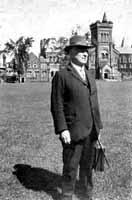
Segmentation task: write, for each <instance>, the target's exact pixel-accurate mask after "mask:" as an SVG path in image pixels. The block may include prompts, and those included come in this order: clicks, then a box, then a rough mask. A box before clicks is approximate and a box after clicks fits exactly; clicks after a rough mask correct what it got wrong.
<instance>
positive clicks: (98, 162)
mask: <svg viewBox="0 0 132 200" xmlns="http://www.w3.org/2000/svg"><path fill="white" fill-rule="evenodd" d="M104 164H105V148H104V147H100V146H95V147H94V161H93V169H94V170H95V171H100V172H103V171H104Z"/></svg>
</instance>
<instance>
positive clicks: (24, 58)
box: [4, 36, 34, 76]
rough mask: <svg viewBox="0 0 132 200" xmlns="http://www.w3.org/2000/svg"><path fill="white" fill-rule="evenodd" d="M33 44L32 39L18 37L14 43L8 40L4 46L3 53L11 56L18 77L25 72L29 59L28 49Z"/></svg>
mask: <svg viewBox="0 0 132 200" xmlns="http://www.w3.org/2000/svg"><path fill="white" fill-rule="evenodd" d="M33 42H34V40H33V38H32V37H27V38H24V36H22V37H20V38H19V39H18V40H17V41H16V42H15V41H13V40H12V39H10V41H9V42H7V43H6V44H5V49H4V50H5V52H6V53H9V54H11V55H13V59H14V61H13V62H14V66H15V70H16V72H17V73H18V75H19V76H21V75H23V74H24V73H25V72H26V70H27V62H28V59H29V48H30V47H32V43H33Z"/></svg>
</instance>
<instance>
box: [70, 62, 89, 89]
mask: <svg viewBox="0 0 132 200" xmlns="http://www.w3.org/2000/svg"><path fill="white" fill-rule="evenodd" d="M67 69H68V70H69V71H70V72H71V74H72V76H74V77H75V78H76V79H78V80H79V81H81V82H82V83H83V84H84V85H88V84H87V81H84V80H83V79H82V78H81V76H80V75H79V74H78V72H77V71H76V70H75V69H74V67H72V65H71V64H69V65H68V67H67Z"/></svg>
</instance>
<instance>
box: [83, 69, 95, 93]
mask: <svg viewBox="0 0 132 200" xmlns="http://www.w3.org/2000/svg"><path fill="white" fill-rule="evenodd" d="M85 73H86V77H87V82H88V85H89V89H90V93H91V94H92V93H93V92H94V91H95V90H96V85H95V81H94V78H93V77H92V75H91V74H90V73H89V71H88V70H85Z"/></svg>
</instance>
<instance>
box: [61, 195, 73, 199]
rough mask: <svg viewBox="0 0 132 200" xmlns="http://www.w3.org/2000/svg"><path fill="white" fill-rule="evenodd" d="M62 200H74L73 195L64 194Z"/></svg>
mask: <svg viewBox="0 0 132 200" xmlns="http://www.w3.org/2000/svg"><path fill="white" fill-rule="evenodd" d="M61 200H73V195H65V194H62V196H61Z"/></svg>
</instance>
